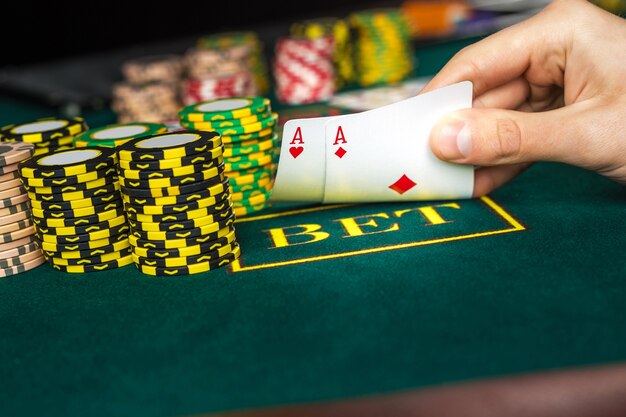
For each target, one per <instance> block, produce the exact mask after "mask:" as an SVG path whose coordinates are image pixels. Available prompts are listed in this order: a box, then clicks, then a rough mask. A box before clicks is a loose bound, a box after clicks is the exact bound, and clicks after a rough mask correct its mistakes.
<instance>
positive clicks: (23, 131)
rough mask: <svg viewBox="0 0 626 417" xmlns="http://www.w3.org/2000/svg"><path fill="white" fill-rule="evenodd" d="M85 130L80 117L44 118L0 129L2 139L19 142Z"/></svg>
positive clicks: (32, 141) (60, 136) (40, 139)
mask: <svg viewBox="0 0 626 417" xmlns="http://www.w3.org/2000/svg"><path fill="white" fill-rule="evenodd" d="M85 130H87V124H86V123H85V120H84V119H83V118H81V117H73V118H69V119H64V118H44V119H38V120H35V121H33V122H29V123H22V124H17V125H8V126H4V127H3V128H1V129H0V137H2V138H3V139H9V140H16V141H20V142H29V143H39V142H47V141H50V140H56V139H61V138H64V137H66V136H76V135H77V134H79V133H81V132H83V131H85Z"/></svg>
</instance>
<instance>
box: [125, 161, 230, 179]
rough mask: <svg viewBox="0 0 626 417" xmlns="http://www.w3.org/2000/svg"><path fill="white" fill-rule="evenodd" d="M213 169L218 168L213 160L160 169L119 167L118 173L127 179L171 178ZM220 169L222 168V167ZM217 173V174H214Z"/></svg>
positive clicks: (216, 169)
mask: <svg viewBox="0 0 626 417" xmlns="http://www.w3.org/2000/svg"><path fill="white" fill-rule="evenodd" d="M212 169H214V170H215V172H217V171H218V170H219V167H215V165H214V164H213V162H209V163H202V164H195V165H187V166H183V167H178V168H169V169H160V170H155V171H153V170H145V171H141V170H137V169H120V170H119V174H120V177H121V178H125V179H127V180H129V179H130V180H156V179H160V178H172V177H186V176H192V175H196V174H198V173H201V172H203V171H209V170H212ZM221 169H224V168H223V167H222V168H221ZM212 172H213V171H212ZM215 175H217V174H215Z"/></svg>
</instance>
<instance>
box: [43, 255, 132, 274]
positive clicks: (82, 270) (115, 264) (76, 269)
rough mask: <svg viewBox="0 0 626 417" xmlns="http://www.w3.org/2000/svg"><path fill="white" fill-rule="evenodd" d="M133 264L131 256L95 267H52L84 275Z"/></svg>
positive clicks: (95, 265)
mask: <svg viewBox="0 0 626 417" xmlns="http://www.w3.org/2000/svg"><path fill="white" fill-rule="evenodd" d="M132 263H133V258H132V256H131V255H127V256H124V257H123V258H119V259H115V260H112V261H109V262H105V263H101V264H94V265H55V264H53V265H52V267H53V268H54V269H57V270H59V271H63V272H68V273H73V274H83V273H86V272H100V271H106V270H108V269H115V268H120V267H122V266H126V265H130V264H132Z"/></svg>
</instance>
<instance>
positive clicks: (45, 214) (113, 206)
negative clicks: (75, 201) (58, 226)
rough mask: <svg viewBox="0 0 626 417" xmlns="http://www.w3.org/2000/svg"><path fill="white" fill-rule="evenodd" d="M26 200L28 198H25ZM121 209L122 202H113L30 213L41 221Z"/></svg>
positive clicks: (35, 210) (39, 210)
mask: <svg viewBox="0 0 626 417" xmlns="http://www.w3.org/2000/svg"><path fill="white" fill-rule="evenodd" d="M26 198H27V199H28V196H26ZM122 207H123V205H122V200H115V201H112V202H110V203H106V204H101V205H99V206H92V207H83V208H79V209H76V210H63V211H55V210H44V209H37V208H34V207H33V209H32V210H31V213H32V214H33V216H34V217H40V218H42V219H48V218H50V219H68V218H70V217H71V218H75V217H86V216H93V215H96V214H98V213H100V212H105V211H109V210H118V209H121V208H122Z"/></svg>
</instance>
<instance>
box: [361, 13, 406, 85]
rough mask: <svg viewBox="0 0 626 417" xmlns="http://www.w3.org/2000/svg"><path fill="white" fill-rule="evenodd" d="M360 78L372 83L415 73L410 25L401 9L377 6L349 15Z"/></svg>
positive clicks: (363, 83) (393, 81)
mask: <svg viewBox="0 0 626 417" xmlns="http://www.w3.org/2000/svg"><path fill="white" fill-rule="evenodd" d="M349 22H350V26H351V28H352V29H353V33H354V35H355V36H354V47H355V51H354V57H355V60H354V62H355V69H356V74H357V75H356V78H357V82H358V83H359V84H360V85H361V86H363V87H368V86H372V85H377V84H392V83H397V82H399V81H402V80H403V79H405V78H407V77H408V76H410V75H411V74H412V73H413V68H414V56H413V48H412V43H411V34H410V30H409V25H408V23H407V20H406V18H405V16H404V15H403V14H402V12H401V10H400V9H395V8H390V9H374V10H364V11H361V12H357V13H353V14H352V15H350V17H349Z"/></svg>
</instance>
